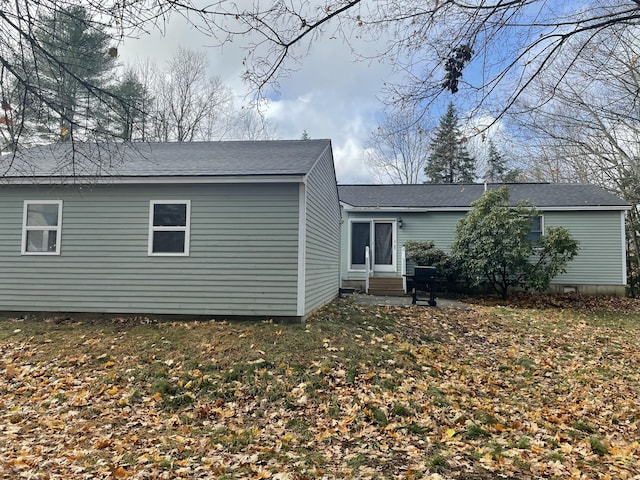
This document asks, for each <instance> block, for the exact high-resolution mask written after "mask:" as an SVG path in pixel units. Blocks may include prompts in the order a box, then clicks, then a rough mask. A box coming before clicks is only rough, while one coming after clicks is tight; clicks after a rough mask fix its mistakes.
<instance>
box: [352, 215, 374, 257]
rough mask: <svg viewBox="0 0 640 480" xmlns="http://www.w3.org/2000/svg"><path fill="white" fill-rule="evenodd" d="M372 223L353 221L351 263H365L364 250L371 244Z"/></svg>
mask: <svg viewBox="0 0 640 480" xmlns="http://www.w3.org/2000/svg"><path fill="white" fill-rule="evenodd" d="M370 237H371V224H370V223H369V222H353V223H351V265H364V264H365V259H364V250H365V248H366V247H368V246H369V245H370Z"/></svg>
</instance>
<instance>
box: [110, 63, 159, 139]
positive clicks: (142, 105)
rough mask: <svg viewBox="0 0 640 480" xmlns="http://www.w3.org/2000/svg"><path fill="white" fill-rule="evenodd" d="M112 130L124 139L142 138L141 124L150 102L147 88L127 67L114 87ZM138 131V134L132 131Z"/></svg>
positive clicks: (142, 129)
mask: <svg viewBox="0 0 640 480" xmlns="http://www.w3.org/2000/svg"><path fill="white" fill-rule="evenodd" d="M113 93H114V102H115V103H114V119H113V121H114V123H115V125H114V130H115V134H116V135H117V136H119V137H121V138H122V139H123V140H125V141H129V142H130V141H132V140H144V128H143V125H140V124H143V123H144V120H145V116H146V115H147V114H148V112H147V109H148V107H149V104H150V103H151V98H150V96H149V93H148V89H147V88H146V87H145V86H144V85H143V84H142V83H141V82H140V80H139V78H138V76H137V75H136V73H135V71H133V70H132V69H128V70H126V71H125V72H124V75H123V76H122V79H121V80H120V81H119V82H118V84H117V85H116V86H115V88H114V91H113ZM136 131H138V135H134V132H136Z"/></svg>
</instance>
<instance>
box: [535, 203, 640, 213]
mask: <svg viewBox="0 0 640 480" xmlns="http://www.w3.org/2000/svg"><path fill="white" fill-rule="evenodd" d="M534 208H535V209H536V210H540V211H541V212H607V211H609V212H611V211H613V212H618V211H626V210H630V209H631V207H630V206H629V205H584V206H575V207H536V206H535V205H534Z"/></svg>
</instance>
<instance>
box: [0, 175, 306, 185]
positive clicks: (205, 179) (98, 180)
mask: <svg viewBox="0 0 640 480" xmlns="http://www.w3.org/2000/svg"><path fill="white" fill-rule="evenodd" d="M305 178H306V175H305V174H280V175H166V176H165V175H158V176H135V175H130V176H97V177H90V176H82V177H77V176H76V177H72V176H69V177H62V176H59V177H5V178H3V179H2V181H4V183H6V184H9V185H134V184H135V185H154V184H162V185H166V184H173V185H175V184H194V183H195V184H221V183H302V182H304V181H305Z"/></svg>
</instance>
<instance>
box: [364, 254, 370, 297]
mask: <svg viewBox="0 0 640 480" xmlns="http://www.w3.org/2000/svg"><path fill="white" fill-rule="evenodd" d="M364 265H365V277H364V293H366V294H368V293H369V277H370V276H371V262H370V258H369V247H368V246H366V247H364Z"/></svg>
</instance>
